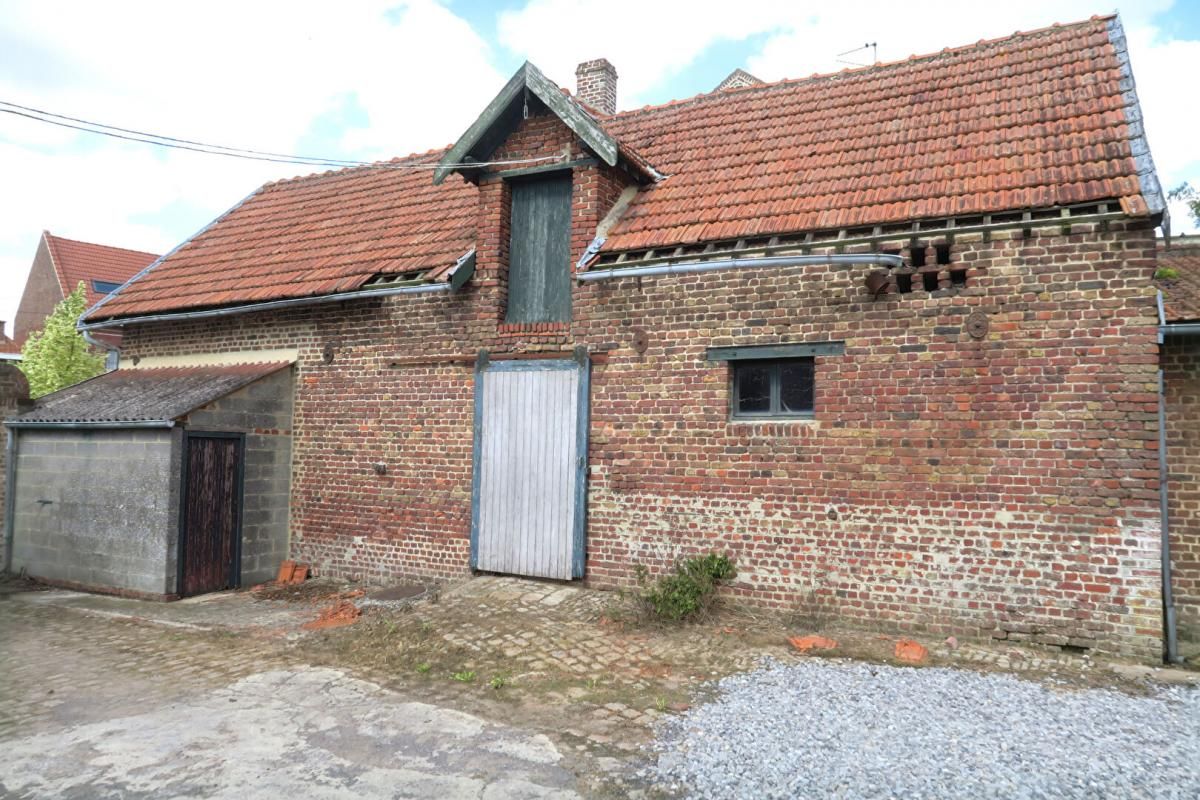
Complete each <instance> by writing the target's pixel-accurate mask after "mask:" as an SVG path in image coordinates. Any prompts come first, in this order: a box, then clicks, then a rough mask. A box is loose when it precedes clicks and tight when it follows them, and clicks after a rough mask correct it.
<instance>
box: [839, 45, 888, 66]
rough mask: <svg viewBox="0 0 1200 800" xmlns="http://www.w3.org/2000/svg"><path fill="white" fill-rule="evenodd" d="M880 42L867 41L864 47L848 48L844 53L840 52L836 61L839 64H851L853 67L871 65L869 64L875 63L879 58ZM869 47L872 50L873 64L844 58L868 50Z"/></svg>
mask: <svg viewBox="0 0 1200 800" xmlns="http://www.w3.org/2000/svg"><path fill="white" fill-rule="evenodd" d="M878 44H879V43H878V42H867V43H866V44H864V45H863V46H862V47H856V48H854V49H853V50H847V51H846V52H844V53H838V54H837V58H836V61H837V62H838V63H839V64H849V65H850V66H852V67H869V66H871V64H874V63H875V62H876V61H878V60H879V51H878V49H877V45H878ZM868 48H870V50H871V64H860V63H859V62H857V61H848V60H847V59H844V58H842V56H848V55H851V54H853V53H857V52H860V51H862V50H866V49H868Z"/></svg>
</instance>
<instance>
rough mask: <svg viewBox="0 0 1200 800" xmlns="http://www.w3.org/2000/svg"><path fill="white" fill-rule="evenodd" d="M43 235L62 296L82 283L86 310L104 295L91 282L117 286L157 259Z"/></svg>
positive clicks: (139, 253) (148, 255)
mask: <svg viewBox="0 0 1200 800" xmlns="http://www.w3.org/2000/svg"><path fill="white" fill-rule="evenodd" d="M44 235H45V237H46V245H47V246H48V247H49V248H50V258H51V260H52V261H53V262H54V271H55V273H56V274H57V275H58V283H59V287H60V288H61V289H62V291H63V296H64V297H65V296H66V295H68V294H70V293H71V292H73V291H75V287H76V286H78V285H79V282H80V281H83V285H84V286H85V287H86V291H87V304H88V305H89V306H91V305H92V304H94V303H97V302H99V300H100V298H102V297H104V295H105V293H104V292H98V291H96V289H95V287H93V286H92V281H93V280H98V281H105V282H106V283H115V284H117V285H118V286H119V285H121V284H122V283H124V282H125V281H127V280H129V279H130V278H132V277H133V276H134V275H136V274H138V273H139V272H141V271H142V270H144V269H145V268H146V267H148V266H150V265H151V264H152V263H154V261H155V260H156V259H157V258H158V256H157V255H156V254H154V253H143V252H142V251H140V250H126V249H125V248H124V247H109V246H108V245H106V244H92V243H90V242H78V241H75V240H74V239H64V238H62V237H61V236H54V235H53V234H51V233H50V232H49V231H47V232H45V234H44Z"/></svg>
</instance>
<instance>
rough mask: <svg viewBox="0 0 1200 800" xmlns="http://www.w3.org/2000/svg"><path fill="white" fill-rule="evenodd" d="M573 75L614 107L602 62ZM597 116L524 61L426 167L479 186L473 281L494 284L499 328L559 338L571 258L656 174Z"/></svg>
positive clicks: (565, 318) (610, 76) (565, 322)
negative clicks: (437, 159)
mask: <svg viewBox="0 0 1200 800" xmlns="http://www.w3.org/2000/svg"><path fill="white" fill-rule="evenodd" d="M580 76H581V77H580V81H581V83H583V82H584V80H585V79H586V80H587V85H588V91H589V92H590V93H591V94H590V95H589V96H594V97H595V99H596V102H598V103H599V104H601V105H606V106H611V105H613V104H615V97H616V88H615V85H608V84H607V83H606V81H609V80H611V81H612V82H614V84H615V80H616V71H615V70H613V69H612V67H611V65H609V64H608V62H607V61H603V60H600V61H595V62H587V64H584V65H581V67H580ZM608 110H612V109H611V108H610V109H608ZM604 119H605V114H604V113H603V112H602V111H601V110H598V109H592V108H589V107H588V106H585V105H584V104H583V103H582V102H580V101H579V100H578V99H576V98H575V97H572V96H571V95H570V94H569V93H568V92H565V91H564V90H563V89H561V88H559V87H558V86H557V85H556V84H555V83H554V82H553V81H551V80H550V79H548V78H547V77H546V76H545V75H543V74H542V73H541V71H540V70H539V69H538V68H537V67H535V66H534V65H533V64H530V63H528V62H526V63H525V64H523V65H522V66H521V68H520V69H518V70H517V72H516V74H514V75H513V77H512V79H511V80H509V81H508V83H507V84H506V85H505V86H504V88H503V89H501V90H500V93H499V94H498V95H496V97H495V99H493V100H492V102H491V103H489V104H488V106H487V107H486V108H485V109H484V110H483V113H482V114H480V115H479V118H478V119H477V120H475V122H474V123H473V124H472V125H471V126H470V127H469V128H468V129H467V131H466V132H465V133H464V134H463V135H462V136H461V137H460V138H459V140H458V141H457V142H455V144H454V145H453V146H452V147H451V148H450V149H449V150H448V151H447V152H446V154H445V156H444V157H443V158H442V160H441V161H440V163H439V165H438V167H437V169H436V170H435V171H434V175H433V180H434V183H440V182H441V181H444V180H445V179H446V178H447V177H448V176H449V175H450V174H451V173H458V174H459V175H460V176H462V178H463V179H464V180H466V181H469V182H471V183H474V184H476V185H477V186H478V187H479V217H478V224H477V227H476V237H477V240H476V252H477V261H476V269H477V277H476V280H477V283H478V284H479V286H480V287H481V288H482V289H483V290H484V291H485V292H486V291H488V290H489V289H491V288H492V287H494V291H493V292H492V296H494V298H495V303H496V319H497V322H498V323H499V324H500V331H501V332H502V333H505V332H507V333H512V334H513V335H517V336H520V335H526V334H537V335H538V336H540V337H544V336H545V335H547V334H551V335H553V334H555V332H561V333H563V334H564V335H565V332H566V331H568V330H569V326H570V321H571V318H572V313H571V309H572V296H573V294H574V283H575V282H574V280H573V277H574V274H575V268H576V264H577V263H578V262H579V261H580V259H581V258H582V257H583V255H584V253H585V251H586V250H587V248H588V246H589V245H590V244H591V243H592V241H593V240H595V239H596V236H597V232H598V231H599V230H600V228H601V223H602V222H603V221H604V220H605V218H606V217H607V216H609V215H610V214H612V213H619V209H620V208H622V207H624V205H625V204H626V203H627V202H628V200H629V199H630V198H631V197H632V196H633V195H635V194H636V193H637V191H638V190H639V189H640V188H641V187H643V186H646V185H648V184H650V183H653V182H654V181H656V180H658V179H660V178H661V177H662V176H661V175H659V174H658V173H657V172H656V171H655V170H654V168H653V166H651V165H650V163H649V162H648V161H646V160H645V159H644V158H642V157H641V156H640V155H638V154H637V153H636V152H635V151H634V150H633V149H632V148H631V147H628V146H626V145H624V144H623V143H622V142H620V141H619V140H618V139H617V138H616V137H615V136H613V135H612V134H611V133H609V132H608V131H607V130H605V126H604ZM614 208H615V209H616V211H615V212H614ZM481 301H482V302H484V303H487V302H488V300H487V299H486V297H484V298H481Z"/></svg>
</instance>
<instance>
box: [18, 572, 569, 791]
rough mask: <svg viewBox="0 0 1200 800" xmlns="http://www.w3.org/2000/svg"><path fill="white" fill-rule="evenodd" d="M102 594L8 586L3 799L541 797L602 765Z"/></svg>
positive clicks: (242, 637) (270, 644) (261, 643)
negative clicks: (100, 598) (112, 605)
mask: <svg viewBox="0 0 1200 800" xmlns="http://www.w3.org/2000/svg"><path fill="white" fill-rule="evenodd" d="M92 600H93V598H90V597H87V596H80V595H77V594H75V593H65V592H59V593H56V592H25V593H16V594H0V674H2V675H3V681H0V796H3V797H9V796H14V797H16V796H19V797H22V798H31V799H32V798H61V797H68V798H94V797H121V798H162V797H221V798H230V799H231V800H233V799H235V798H236V800H260V799H261V800H266V798H278V797H285V796H294V797H310V796H320V797H323V798H346V800H350V798H355V799H356V800H357V798H394V797H398V796H403V797H411V798H429V799H430V800H434V799H436V800H441V799H442V798H448V797H473V798H481V800H503V799H504V798H514V799H515V798H520V799H521V800H529V799H531V798H543V797H556V798H557V797H563V798H570V797H578V796H579V795H578V794H577V792H576V789H577V788H579V787H580V786H581V784H580V779H579V777H578V776H579V774H580V773H584V772H587V771H588V770H589V769H590V768H589V767H588V765H587V764H585V763H584V761H583V760H582V759H581V757H579V756H572V757H568V758H564V756H563V754H562V753H560V751H559V750H558V749H557V748H556V747H555V745H554V743H553V742H552V741H551V740H550V739H548V738H547V737H546V736H544V735H542V734H540V733H538V732H536V731H530V730H528V729H526V728H522V727H519V726H512V725H507V724H504V723H503V722H495V721H487V720H485V719H482V718H480V717H478V716H475V715H472V714H469V713H463V712H460V711H457V710H453V709H448V708H445V707H441V706H437V705H432V704H429V703H426V702H413V701H411V700H409V699H408V698H407V697H406V696H405V695H403V694H397V693H395V692H391V691H388V690H386V689H383V688H381V687H380V686H378V685H377V684H374V683H368V682H365V681H362V680H360V679H357V678H355V677H353V676H351V675H348V674H347V673H346V672H344V671H342V670H335V669H329V668H320V667H311V666H308V665H306V664H303V663H302V662H301V661H299V659H298V655H299V654H300V653H302V650H300V649H299V648H295V647H289V645H288V644H287V643H286V642H285V641H282V640H268V639H263V638H261V637H255V636H253V635H251V634H248V633H247V632H246V630H244V629H243V630H242V631H241V632H239V633H235V634H230V633H219V632H218V633H213V632H210V631H206V630H203V629H201V628H197V627H195V626H193V625H192V624H191V623H190V622H180V620H179V619H177V618H175V617H177V615H178V614H180V612H179V610H178V609H177V608H175V609H171V608H170V607H167V606H163V605H161V604H145V605H143V606H140V607H139V606H125V607H124V610H123V611H122V612H120V613H122V614H124V613H126V612H128V611H130V610H137V611H139V612H140V613H139V614H136V615H133V616H132V617H126V616H114V612H112V611H111V610H97V609H96V608H94V607H93V605H92ZM246 610H247V612H249V613H247V615H246V616H248V617H252V616H254V610H255V609H254V607H253V606H247V607H246ZM258 610H259V611H261V610H262V609H261V608H259V609H258ZM301 616H305V617H307V616H310V615H308V614H307V613H306V614H304V615H301ZM181 625H182V626H183V627H180V626H181Z"/></svg>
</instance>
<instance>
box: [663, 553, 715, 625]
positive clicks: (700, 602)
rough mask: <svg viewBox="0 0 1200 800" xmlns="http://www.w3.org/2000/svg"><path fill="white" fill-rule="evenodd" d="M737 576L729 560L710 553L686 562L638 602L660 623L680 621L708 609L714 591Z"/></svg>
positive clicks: (677, 566) (678, 565)
mask: <svg viewBox="0 0 1200 800" xmlns="http://www.w3.org/2000/svg"><path fill="white" fill-rule="evenodd" d="M736 574H737V573H736V571H735V570H734V567H733V562H732V561H731V560H730V559H729V557H728V556H723V555H719V554H717V553H710V554H709V555H706V556H698V557H695V558H689V559H686V560H685V561H683V562H682V563H680V564H677V565H676V566H675V571H674V572H672V573H671V574H670V575H664V576H663V577H661V578H659V579H658V581H657V582H655V584H654V585H653V586H651V587H650V588H648V589H646V590H645V591H644V592H642V595H641V599H642V602H643V603H645V605H646V606H647V607H648V608H649V610H650V611H651V612H652V613H653V614H654V615H655V616H657V617H659V618H660V619H667V620H671V621H679V620H682V619H686V618H687V617H690V616H692V615H693V614H696V613H697V612H699V611H702V610H704V609H706V608H708V606H709V605H710V604H711V603H712V601H713V599H714V597H715V594H716V590H717V587H718V586H720V585H721V584H723V583H725V582H727V581H729V580H731V579H732V578H733V577H734V576H735V575H736Z"/></svg>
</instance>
